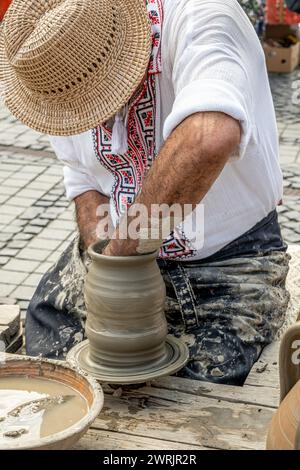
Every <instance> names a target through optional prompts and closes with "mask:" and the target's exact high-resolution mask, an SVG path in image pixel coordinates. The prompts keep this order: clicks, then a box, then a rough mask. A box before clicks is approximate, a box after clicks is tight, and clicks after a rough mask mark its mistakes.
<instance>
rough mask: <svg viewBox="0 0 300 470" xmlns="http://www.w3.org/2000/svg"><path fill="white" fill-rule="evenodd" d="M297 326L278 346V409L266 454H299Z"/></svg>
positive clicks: (299, 332) (299, 344)
mask: <svg viewBox="0 0 300 470" xmlns="http://www.w3.org/2000/svg"><path fill="white" fill-rule="evenodd" d="M299 347H300V322H297V323H296V324H295V325H293V326H292V327H291V328H289V329H288V330H287V332H286V333H285V335H284V337H283V339H282V343H281V346H280V354H279V372H280V400H281V403H280V406H279V408H278V410H277V411H276V413H275V415H274V416H273V419H272V422H271V425H270V429H269V432H268V438H267V449H268V450H293V449H295V450H300V380H299V379H300V365H299V362H300V351H299Z"/></svg>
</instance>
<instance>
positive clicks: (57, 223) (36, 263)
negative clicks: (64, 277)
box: [0, 70, 300, 318]
mask: <svg viewBox="0 0 300 470" xmlns="http://www.w3.org/2000/svg"><path fill="white" fill-rule="evenodd" d="M298 77H299V78H300V70H299V71H296V72H295V73H294V74H291V75H286V76H277V75H273V76H272V77H271V86H272V91H273V94H274V99H275V105H276V110H277V116H278V129H279V135H280V160H281V165H282V168H283V172H284V177H285V180H284V184H285V197H284V205H283V206H281V207H280V208H279V211H280V220H281V224H282V229H283V233H284V237H285V239H286V241H287V242H289V243H299V242H300V198H299V196H300V112H299V111H300V105H299V106H296V105H293V104H292V93H293V92H294V90H293V88H292V83H293V82H294V81H295V80H297V79H298ZM266 119H267V116H266ZM73 213H74V209H73V206H72V204H70V203H69V202H68V201H67V200H66V198H65V196H64V188H63V184H62V166H61V164H60V163H59V162H58V161H57V160H56V158H55V155H54V154H53V152H52V149H51V147H50V145H49V142H48V138H47V137H46V136H44V135H41V134H39V133H37V132H35V131H32V130H30V129H28V128H26V127H25V126H23V125H22V124H21V123H19V122H18V121H17V120H16V119H15V118H14V117H12V116H11V115H10V113H9V112H8V111H7V110H6V109H5V108H4V106H3V105H0V303H18V304H19V305H20V306H21V309H22V317H23V318H24V316H25V313H26V308H27V305H28V302H29V300H30V298H31V296H32V294H33V292H34V289H35V287H36V285H37V283H38V281H39V279H40V278H41V276H42V274H43V273H44V272H45V271H46V270H47V269H48V268H49V267H50V266H51V264H52V263H53V262H55V260H56V259H57V258H58V256H59V255H60V253H61V252H62V250H63V249H64V248H65V246H66V245H67V244H68V242H69V240H70V239H71V238H72V233H73V231H74V227H75V224H74V216H73Z"/></svg>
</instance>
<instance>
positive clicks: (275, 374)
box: [245, 341, 280, 396]
mask: <svg viewBox="0 0 300 470" xmlns="http://www.w3.org/2000/svg"><path fill="white" fill-rule="evenodd" d="M279 347H280V341H276V342H274V343H272V344H270V345H269V346H267V347H266V348H265V349H264V351H263V353H262V354H261V356H260V358H259V360H258V361H257V362H256V364H254V366H253V367H252V370H251V372H250V374H249V375H248V377H247V380H246V382H245V385H252V386H255V387H268V388H274V389H275V390H276V391H277V392H278V396H279V370H278V357H279Z"/></svg>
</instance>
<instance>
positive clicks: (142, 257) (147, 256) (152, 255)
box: [87, 240, 159, 264]
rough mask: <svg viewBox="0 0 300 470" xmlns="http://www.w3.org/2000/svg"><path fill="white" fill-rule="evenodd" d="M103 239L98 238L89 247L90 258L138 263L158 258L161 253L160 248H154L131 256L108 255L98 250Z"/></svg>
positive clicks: (112, 261) (110, 261)
mask: <svg viewBox="0 0 300 470" xmlns="http://www.w3.org/2000/svg"><path fill="white" fill-rule="evenodd" d="M102 243H103V241H102V240H98V241H96V242H95V243H93V244H92V245H90V246H89V247H88V250H87V251H88V254H89V256H90V258H91V259H92V260H94V261H104V262H107V263H110V264H111V263H118V264H120V263H121V264H122V263H126V264H132V263H134V264H136V263H142V262H145V261H150V260H154V259H157V257H158V255H159V250H154V251H149V252H147V253H143V254H136V255H131V256H107V255H102V254H101V253H98V252H97V251H96V249H97V247H98V246H100V247H101V245H102Z"/></svg>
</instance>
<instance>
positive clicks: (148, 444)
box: [74, 429, 206, 450]
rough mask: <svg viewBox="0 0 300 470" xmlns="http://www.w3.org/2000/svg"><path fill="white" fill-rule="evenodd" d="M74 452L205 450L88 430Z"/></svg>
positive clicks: (115, 433)
mask: <svg viewBox="0 0 300 470" xmlns="http://www.w3.org/2000/svg"><path fill="white" fill-rule="evenodd" d="M74 449H76V450H141V449H147V450H155V449H159V450H206V448H205V447H201V446H194V445H190V444H179V443H178V444H177V443H176V442H170V441H163V440H161V439H151V438H148V437H143V436H135V435H133V436H131V435H130V434H125V433H119V432H110V431H101V430H94V429H90V430H89V431H88V432H87V434H85V435H84V436H83V437H82V438H81V439H80V441H79V442H78V443H77V444H76V446H74Z"/></svg>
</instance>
